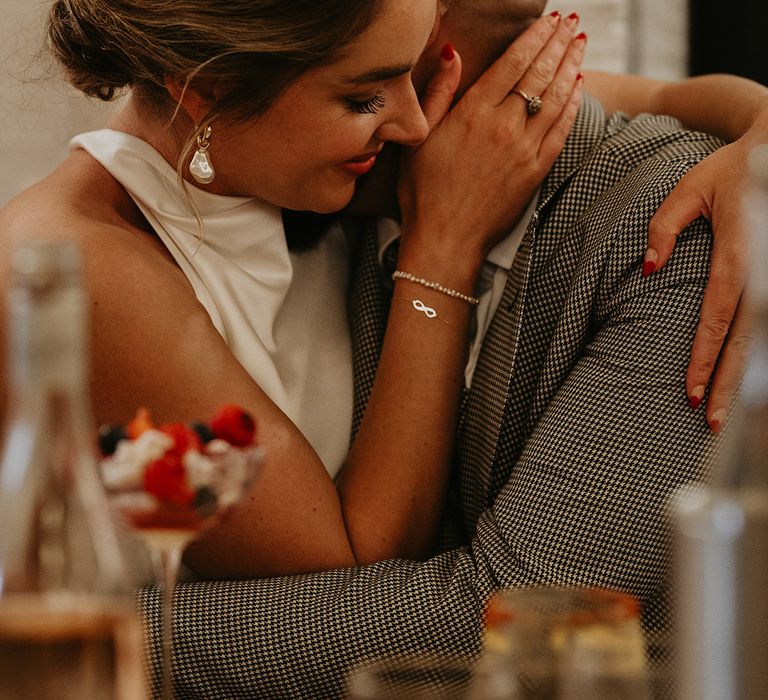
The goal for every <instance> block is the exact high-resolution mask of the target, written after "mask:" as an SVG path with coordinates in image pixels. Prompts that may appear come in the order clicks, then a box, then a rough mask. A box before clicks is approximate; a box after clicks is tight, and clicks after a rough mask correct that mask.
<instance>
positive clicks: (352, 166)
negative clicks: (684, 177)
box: [341, 153, 378, 177]
mask: <svg viewBox="0 0 768 700" xmlns="http://www.w3.org/2000/svg"><path fill="white" fill-rule="evenodd" d="M377 155H378V154H377V153H372V154H369V155H365V156H361V157H360V158H353V159H352V160H348V161H345V162H344V163H342V164H341V168H342V169H343V170H345V171H346V172H348V173H349V174H350V175H352V176H354V177H360V176H361V175H365V174H366V173H368V172H370V171H371V169H372V168H373V166H374V165H376V156H377Z"/></svg>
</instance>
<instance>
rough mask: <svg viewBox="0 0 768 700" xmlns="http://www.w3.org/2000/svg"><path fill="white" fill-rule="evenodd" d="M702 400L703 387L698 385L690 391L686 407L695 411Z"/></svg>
mask: <svg viewBox="0 0 768 700" xmlns="http://www.w3.org/2000/svg"><path fill="white" fill-rule="evenodd" d="M703 399H704V387H703V386H702V385H701V384H699V386H695V387H693V389H691V393H690V394H689V395H688V405H689V406H690V407H691V408H692V409H693V410H694V411H695V410H696V409H697V408H698V407H699V406H701V402H702V400H703Z"/></svg>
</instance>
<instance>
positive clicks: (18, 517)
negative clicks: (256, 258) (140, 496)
mask: <svg viewBox="0 0 768 700" xmlns="http://www.w3.org/2000/svg"><path fill="white" fill-rule="evenodd" d="M8 304H9V308H8V327H7V338H8V369H7V376H6V386H7V392H8V397H9V401H8V406H7V409H6V417H5V431H4V432H5V436H4V437H5V445H4V449H3V452H2V458H1V461H0V697H7V698H43V697H56V698H60V699H61V698H65V699H69V698H73V699H74V698H78V700H83V699H90V698H99V699H100V700H102V699H104V698H107V699H108V698H119V699H120V700H128V699H129V698H141V697H145V696H146V694H145V692H144V678H143V676H144V674H143V668H142V650H141V646H142V645H141V633H140V630H139V624H138V619H137V616H136V615H137V613H136V607H135V603H134V601H133V588H134V587H133V584H134V583H135V578H134V575H135V574H136V569H135V568H132V567H131V560H130V558H129V557H130V555H129V551H130V550H129V549H128V548H127V546H128V545H127V541H126V540H125V536H124V535H123V534H122V533H121V531H120V528H119V526H118V525H117V524H116V522H115V521H114V520H113V516H112V513H111V511H110V509H109V506H108V504H107V501H106V497H105V495H104V492H103V490H102V486H101V481H100V479H99V476H98V472H97V461H96V459H97V458H96V452H95V437H94V434H95V431H94V424H93V421H92V419H91V412H90V405H89V400H88V391H87V387H88V377H87V369H88V367H87V365H88V363H87V352H86V346H87V337H88V334H87V322H86V319H87V315H88V313H89V309H88V304H87V301H86V295H85V292H84V289H83V283H82V271H81V261H80V255H79V252H78V250H77V248H76V247H75V246H74V245H72V244H69V243H52V244H38V245H35V246H32V247H28V248H24V249H22V250H20V251H18V253H17V254H16V256H15V258H14V260H13V280H12V287H11V289H10V292H9V298H8Z"/></svg>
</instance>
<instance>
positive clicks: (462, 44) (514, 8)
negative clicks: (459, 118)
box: [414, 0, 547, 94]
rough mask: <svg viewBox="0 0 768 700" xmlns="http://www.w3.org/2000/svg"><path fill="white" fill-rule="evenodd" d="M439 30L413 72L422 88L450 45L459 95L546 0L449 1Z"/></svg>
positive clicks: (518, 32) (419, 86)
mask: <svg viewBox="0 0 768 700" xmlns="http://www.w3.org/2000/svg"><path fill="white" fill-rule="evenodd" d="M446 4H447V10H446V12H445V14H444V15H443V17H442V20H441V22H440V30H439V32H438V33H437V34H436V36H435V38H434V39H433V41H432V42H431V43H430V45H429V46H428V47H427V48H426V50H425V51H424V53H423V54H422V57H421V59H420V60H419V63H418V64H417V66H416V68H415V69H414V83H415V84H416V86H417V88H422V87H423V86H424V85H425V84H426V82H427V80H428V79H429V76H430V75H432V74H433V73H434V71H435V69H436V68H437V63H438V60H439V57H440V51H441V49H442V48H443V46H444V45H445V44H446V43H451V44H452V45H453V46H454V48H455V49H456V50H457V51H458V52H459V54H460V55H461V60H462V67H463V68H462V78H461V84H460V86H459V94H462V93H463V92H464V91H465V90H466V89H467V88H468V87H469V86H470V85H472V83H474V82H475V81H476V80H477V79H478V78H479V77H480V75H481V74H482V73H483V72H484V71H485V69H486V68H488V66H490V65H491V63H493V62H494V61H495V60H496V59H497V58H498V57H499V56H501V54H502V53H503V52H504V50H505V49H506V48H507V47H508V46H509V44H510V43H511V42H512V41H513V40H514V39H516V38H517V37H518V36H519V35H520V34H522V33H523V31H524V30H525V29H526V28H527V27H528V26H529V25H530V24H531V23H532V22H533V21H534V20H535V19H537V18H538V17H540V16H541V14H542V12H543V11H544V7H545V6H546V4H547V0H450V1H449V2H447V3H446Z"/></svg>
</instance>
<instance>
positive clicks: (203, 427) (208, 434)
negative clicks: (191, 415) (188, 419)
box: [189, 423, 214, 444]
mask: <svg viewBox="0 0 768 700" xmlns="http://www.w3.org/2000/svg"><path fill="white" fill-rule="evenodd" d="M189 427H190V428H192V430H194V431H195V432H196V433H197V436H198V437H199V438H200V440H201V441H202V442H203V444H205V443H207V442H210V441H211V440H213V438H214V434H213V431H212V430H211V427H210V426H209V425H208V424H207V423H192V424H191V425H190V426H189Z"/></svg>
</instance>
